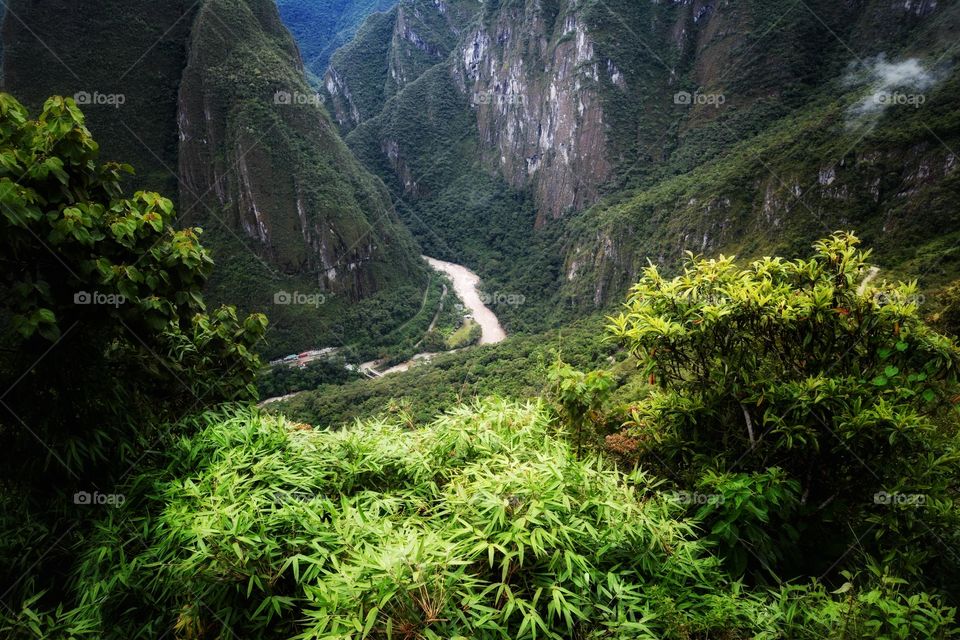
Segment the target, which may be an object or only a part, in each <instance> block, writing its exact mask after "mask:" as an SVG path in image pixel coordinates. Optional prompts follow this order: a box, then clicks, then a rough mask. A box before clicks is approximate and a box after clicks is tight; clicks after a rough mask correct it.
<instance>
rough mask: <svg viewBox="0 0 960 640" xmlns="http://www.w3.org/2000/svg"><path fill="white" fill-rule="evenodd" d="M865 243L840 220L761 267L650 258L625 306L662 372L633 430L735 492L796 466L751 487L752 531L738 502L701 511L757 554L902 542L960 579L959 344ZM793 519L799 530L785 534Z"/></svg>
mask: <svg viewBox="0 0 960 640" xmlns="http://www.w3.org/2000/svg"><path fill="white" fill-rule="evenodd" d="M857 242H858V241H857V239H856V238H855V237H853V236H852V235H849V234H843V233H838V234H835V235H834V236H832V237H831V238H828V239H826V240H823V241H821V242H818V243H817V244H816V253H815V255H814V256H813V257H812V258H811V259H809V260H796V261H786V260H782V259H780V258H765V259H762V260H757V261H755V262H753V263H752V264H750V265H749V266H748V267H746V268H739V267H737V266H736V265H735V264H734V262H733V260H732V259H730V258H725V257H722V256H721V257H720V258H719V259H715V260H705V259H694V258H691V260H690V261H689V262H688V264H687V267H686V269H685V271H684V272H683V274H682V275H680V276H677V277H676V278H674V279H672V280H667V279H664V278H663V277H661V275H660V274H659V273H658V271H657V269H656V268H654V267H650V268H649V269H648V270H647V271H646V272H645V274H644V277H643V279H642V280H641V281H640V283H639V284H637V285H636V286H635V287H634V288H633V290H632V293H631V295H630V299H629V302H628V303H627V306H626V310H625V311H624V313H623V314H621V315H620V316H619V317H617V318H613V319H612V330H613V332H614V333H615V335H617V336H618V337H620V338H622V339H623V340H625V342H626V344H627V345H628V346H629V348H630V350H631V353H632V354H633V355H634V356H635V357H636V358H637V359H638V360H639V362H640V367H641V369H642V372H643V373H644V375H650V376H651V377H652V379H653V380H655V382H656V383H658V386H659V388H658V389H657V390H656V391H654V392H653V393H651V394H650V395H649V396H648V397H647V398H645V399H643V400H641V401H639V402H637V403H635V404H634V405H633V407H632V410H631V416H630V418H629V422H628V426H629V429H628V431H629V433H630V435H631V436H632V437H633V438H635V439H636V440H637V442H639V443H640V446H639V448H638V451H639V455H640V457H641V459H643V460H644V461H645V462H646V463H647V464H650V465H653V466H654V467H656V468H658V469H660V470H662V472H663V473H664V474H665V475H669V477H670V478H671V479H672V480H674V481H675V482H676V483H677V484H678V485H679V486H680V487H681V488H691V489H692V488H694V487H697V486H702V485H703V484H704V483H708V484H710V483H713V484H714V485H715V486H714V488H715V489H716V490H717V491H718V492H719V494H721V496H723V494H725V492H727V491H729V490H730V489H731V487H732V485H731V484H730V482H733V481H734V480H733V479H734V478H741V480H742V481H745V482H747V484H750V483H757V482H761V480H762V478H764V477H765V476H766V477H770V476H771V474H774V473H776V474H777V476H778V477H780V478H782V481H781V482H780V484H779V486H780V489H779V490H777V491H775V492H774V493H773V494H772V495H771V493H770V491H769V490H768V489H762V488H760V487H755V488H754V489H755V490H752V491H750V492H749V494H748V495H749V497H747V498H745V502H744V503H743V504H740V499H738V500H737V507H736V509H737V510H738V511H743V512H744V513H745V514H747V516H748V517H747V523H748V524H747V525H746V526H747V528H748V529H749V534H748V537H749V538H750V539H749V540H742V539H743V538H744V533H745V532H744V530H743V529H742V528H741V529H736V528H733V527H734V526H736V525H735V524H734V522H733V521H731V520H730V517H729V515H725V514H724V511H725V510H726V508H725V507H724V508H720V509H717V510H716V511H715V512H714V513H712V514H703V515H704V517H707V519H708V522H709V523H710V524H711V525H712V526H713V527H715V528H716V527H720V529H719V530H716V529H715V531H716V532H717V533H718V534H719V535H718V537H719V539H720V543H721V545H724V546H727V547H729V543H730V542H731V541H733V542H736V541H737V539H741V542H743V543H744V544H740V545H739V546H740V547H741V550H742V549H743V548H747V549H748V550H750V551H752V554H751V564H752V565H753V567H754V568H760V567H758V566H757V565H758V564H759V565H762V567H763V568H768V565H769V566H772V567H773V568H775V569H776V570H777V571H778V572H784V573H786V574H793V575H796V574H806V575H819V574H820V573H822V572H824V571H828V570H829V569H831V567H834V568H835V563H836V562H837V559H838V558H842V557H845V552H846V551H848V549H849V546H850V545H851V544H852V543H853V542H855V541H856V542H857V543H858V545H859V546H861V548H862V549H863V550H864V551H865V552H867V553H872V554H875V555H878V556H883V555H885V554H887V553H889V552H892V551H896V558H897V563H898V564H899V565H900V566H899V567H898V569H899V570H900V571H903V572H910V573H911V574H913V575H920V574H921V573H923V570H924V567H929V566H932V565H934V564H936V566H938V567H939V569H940V571H938V572H937V576H938V579H946V580H955V579H956V575H957V573H956V571H957V569H958V563H957V561H956V556H955V555H953V554H950V553H947V554H946V555H944V549H950V548H951V545H952V544H954V543H955V541H956V531H957V523H958V512H957V510H956V508H955V507H954V500H955V498H956V496H957V480H958V477H960V474H958V464H957V463H958V459H960V458H958V454H957V451H958V449H957V440H956V417H957V414H956V409H955V407H954V406H953V402H954V400H955V398H956V396H957V393H958V387H957V367H958V364H960V350H958V349H957V347H956V345H955V344H954V343H953V342H952V341H951V340H950V339H948V338H946V337H944V336H941V335H939V334H937V333H936V332H934V331H933V330H931V329H930V328H928V327H927V326H926V325H924V323H923V322H922V321H921V319H920V316H919V313H918V309H917V307H918V304H917V299H918V298H917V296H916V286H915V285H913V284H899V285H891V284H887V283H884V282H882V281H881V280H880V279H878V278H876V275H877V274H876V270H875V269H873V268H872V267H871V266H870V265H869V264H868V262H867V260H868V257H869V252H863V251H861V250H859V249H858V248H857ZM731 474H737V475H731ZM740 474H752V475H753V476H754V479H753V480H749V478H744V476H742V475H740ZM721 478H725V480H723V481H722V482H720V481H719V479H721ZM727 497H729V496H727ZM751 512H752V513H753V515H752V516H751V515H749V514H750V513H751ZM770 516H775V517H772V518H771V517H770ZM736 520H737V523H740V522H742V519H741V517H740V516H738V517H737V518H736ZM724 527H726V529H724ZM764 529H765V530H766V537H767V538H768V539H767V540H766V541H763V540H762V539H761V538H762V536H760V533H761V530H764ZM784 533H787V534H789V536H790V537H794V536H797V537H798V538H799V544H798V545H786V546H783V544H782V542H783V540H782V537H783V535H784ZM729 551H730V550H729V549H728V552H729ZM787 551H789V552H790V554H789V555H790V556H792V560H793V562H792V563H784V562H782V560H784V558H783V557H782V556H783V554H784V553H785V552H787ZM735 555H736V557H734V558H733V560H734V561H735V564H736V565H737V566H741V567H742V566H743V564H744V562H743V560H744V559H743V557H742V554H735Z"/></svg>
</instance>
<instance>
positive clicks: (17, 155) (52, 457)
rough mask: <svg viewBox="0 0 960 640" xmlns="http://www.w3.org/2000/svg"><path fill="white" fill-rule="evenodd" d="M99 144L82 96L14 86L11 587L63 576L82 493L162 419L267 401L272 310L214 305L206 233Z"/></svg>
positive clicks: (1, 248)
mask: <svg viewBox="0 0 960 640" xmlns="http://www.w3.org/2000/svg"><path fill="white" fill-rule="evenodd" d="M98 152H99V147H98V145H97V143H96V142H95V141H94V140H93V138H92V137H91V135H90V132H89V131H88V130H87V128H86V126H85V125H84V116H83V114H82V113H81V112H80V110H79V109H78V108H77V106H76V104H75V102H74V101H73V100H72V99H64V98H59V97H53V98H50V99H49V100H48V101H47V102H46V104H45V105H44V107H43V111H42V112H41V113H40V115H39V117H37V118H36V119H35V120H34V119H31V118H30V117H29V115H28V113H27V111H26V109H25V108H24V107H23V106H22V105H20V104H19V103H18V102H17V101H16V100H15V99H14V98H12V97H11V96H9V95H7V94H0V294H2V295H0V322H2V324H3V326H4V329H5V330H4V331H3V333H2V334H0V387H2V388H3V396H2V405H3V411H2V414H0V502H2V504H3V506H4V508H3V510H2V511H0V539H2V540H3V542H2V546H0V592H2V593H11V591H10V590H11V589H13V588H14V587H25V588H29V582H30V580H29V579H27V580H21V577H26V576H24V573H25V572H26V573H28V574H30V579H33V578H36V577H38V576H42V578H43V579H44V580H47V579H52V580H54V581H55V580H56V578H57V576H59V574H60V572H61V567H62V564H63V558H64V557H65V556H66V555H67V554H68V552H67V551H66V549H65V548H64V547H65V546H66V545H69V544H70V543H71V542H72V538H71V537H69V536H68V534H71V535H78V534H79V533H80V531H81V530H82V528H78V524H80V523H81V522H82V521H83V520H84V514H85V513H89V510H87V511H79V510H78V509H77V506H76V505H75V504H73V503H72V500H71V497H72V495H73V493H74V492H75V491H89V490H93V489H97V488H101V487H106V486H110V484H111V483H112V482H113V481H115V480H116V479H117V478H119V477H125V476H127V475H129V474H130V473H131V472H132V471H133V470H134V468H135V467H136V465H137V464H138V463H140V462H141V461H142V459H143V457H144V456H146V455H149V452H150V450H151V447H152V445H153V444H155V440H156V437H157V434H156V433H155V428H156V426H157V425H158V424H161V423H162V422H163V421H165V420H173V419H177V418H179V417H181V416H182V415H184V414H185V413H187V412H191V411H195V410H198V409H202V408H203V407H207V406H213V405H216V404H219V403H221V402H223V401H226V400H245V399H249V398H252V397H255V389H254V386H253V379H254V376H255V375H256V373H257V371H258V369H259V367H260V361H259V359H258V358H257V355H256V353H255V352H254V346H255V345H256V344H257V343H258V342H259V341H260V340H261V339H262V337H263V335H264V331H265V327H266V318H265V317H264V316H262V315H252V316H249V317H247V318H245V319H243V318H239V317H238V316H237V313H236V311H235V309H234V308H233V307H227V306H224V307H220V308H217V309H214V310H212V311H209V312H208V311H207V309H206V306H205V304H204V300H203V297H202V295H201V292H202V291H203V288H204V284H205V282H206V280H207V277H208V276H209V274H210V270H211V268H212V266H213V262H212V260H211V259H210V257H209V256H208V254H207V252H206V250H205V249H204V247H203V246H201V244H200V241H199V237H198V236H199V230H197V229H193V228H185V229H179V230H175V229H174V228H173V226H172V225H173V223H174V221H175V213H174V209H173V204H172V203H171V201H170V200H168V199H167V198H164V197H162V196H160V195H159V194H156V193H150V192H143V191H141V192H137V193H135V194H134V195H133V196H132V197H124V194H123V193H122V192H121V188H120V180H121V176H122V175H123V174H125V173H129V172H131V171H132V169H131V168H130V167H129V166H126V165H119V164H115V163H109V162H107V163H101V162H100V161H99V159H98ZM41 560H42V561H43V564H39V565H38V564H37V563H40V562H41ZM8 581H9V582H8Z"/></svg>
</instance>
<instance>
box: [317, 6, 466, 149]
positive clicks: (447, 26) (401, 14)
mask: <svg viewBox="0 0 960 640" xmlns="http://www.w3.org/2000/svg"><path fill="white" fill-rule="evenodd" d="M479 6H480V5H479V3H478V2H477V1H476V0H453V1H452V2H450V3H448V2H447V1H446V0H402V1H401V2H400V3H398V4H397V6H396V7H394V8H393V10H391V11H389V12H386V13H383V14H376V15H373V16H371V17H370V18H368V19H367V21H366V22H365V23H364V24H363V26H362V27H361V28H360V30H359V32H358V33H357V37H356V39H355V40H354V41H353V42H351V43H350V44H348V45H346V46H345V47H343V48H342V49H340V50H338V51H337V52H336V53H335V54H334V55H333V57H332V58H331V61H330V68H329V69H327V72H326V74H325V75H324V83H323V84H324V89H325V90H326V92H327V95H328V97H329V98H330V106H331V112H332V113H333V114H334V117H335V119H336V121H337V123H338V124H339V125H340V126H341V128H342V129H343V130H344V131H349V130H351V129H353V128H354V127H356V126H357V125H358V124H360V123H361V122H363V121H365V120H368V119H370V118H373V117H375V116H376V115H377V114H379V113H380V112H381V111H382V110H383V108H384V106H385V104H386V102H387V100H389V99H390V98H392V97H393V96H395V95H396V94H397V93H398V92H400V91H402V90H403V88H404V87H406V86H407V85H408V84H410V83H411V82H413V81H415V80H417V79H418V78H420V77H421V76H422V75H423V74H424V73H425V72H426V71H427V70H428V69H430V68H431V67H433V66H434V65H437V64H439V63H441V62H443V61H444V60H446V59H447V57H448V56H449V55H450V53H451V52H452V51H453V49H454V48H455V47H456V45H457V42H458V39H459V37H460V35H461V33H462V30H463V29H464V28H465V26H466V25H467V24H468V23H469V21H470V20H472V18H473V17H474V15H475V13H476V11H477V9H478V7H479Z"/></svg>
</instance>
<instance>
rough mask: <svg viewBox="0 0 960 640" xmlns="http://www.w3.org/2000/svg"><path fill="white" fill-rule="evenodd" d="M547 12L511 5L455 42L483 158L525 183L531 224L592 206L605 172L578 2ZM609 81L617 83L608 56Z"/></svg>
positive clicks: (594, 75) (588, 42)
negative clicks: (532, 201)
mask: <svg viewBox="0 0 960 640" xmlns="http://www.w3.org/2000/svg"><path fill="white" fill-rule="evenodd" d="M559 12H560V15H561V16H563V18H562V19H556V20H553V19H551V18H556V14H554V15H553V16H551V15H549V14H547V12H546V11H545V10H544V8H543V6H542V5H541V4H540V3H539V2H532V3H526V5H525V6H522V7H515V6H510V7H508V8H505V9H503V10H501V11H499V12H498V13H497V14H496V16H495V18H494V19H493V20H491V21H489V22H484V23H481V24H480V25H479V26H477V27H476V28H475V29H474V30H473V32H472V33H471V34H468V38H467V39H466V41H465V42H464V43H463V44H461V46H460V48H459V52H458V53H459V55H458V56H457V58H456V67H455V74H456V75H455V77H456V81H457V84H458V86H460V88H461V89H462V90H463V91H465V92H466V93H468V95H469V96H470V100H471V104H472V105H473V107H474V108H475V109H476V112H477V126H478V129H479V134H480V141H481V149H482V151H483V154H484V162H485V163H487V164H488V165H489V166H492V167H495V168H496V169H497V170H498V171H500V172H501V173H502V175H503V176H504V178H506V181H507V183H508V184H509V185H510V186H512V187H514V188H516V189H524V188H526V187H528V186H531V187H532V188H533V190H534V193H535V195H536V202H537V204H538V212H539V217H538V223H539V224H543V223H544V222H545V221H546V219H548V218H558V217H560V216H561V215H563V214H564V213H567V212H570V211H576V210H579V209H582V208H583V207H585V206H586V205H589V204H592V203H593V202H594V201H595V200H596V198H597V194H598V191H597V189H598V187H599V185H601V184H602V183H603V182H605V181H606V180H607V178H608V177H609V174H610V163H609V161H608V160H607V150H606V144H605V143H606V130H605V124H604V113H603V104H602V100H601V97H600V94H599V82H600V73H601V62H600V60H599V59H598V57H597V55H596V52H595V51H594V45H593V40H592V37H591V35H590V33H589V31H588V29H587V26H586V23H585V20H584V18H583V17H582V16H581V15H579V13H578V11H577V2H575V1H573V0H570V1H568V2H563V3H561V8H560V10H559ZM603 69H604V71H607V72H608V73H610V80H611V81H612V82H615V83H623V82H624V80H623V77H622V74H619V71H618V70H617V69H616V68H615V67H614V66H613V63H612V62H609V67H607V65H604V67H603Z"/></svg>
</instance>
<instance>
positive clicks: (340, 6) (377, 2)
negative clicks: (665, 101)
mask: <svg viewBox="0 0 960 640" xmlns="http://www.w3.org/2000/svg"><path fill="white" fill-rule="evenodd" d="M395 4H396V0H324V1H319V0H277V7H278V8H279V9H280V17H281V18H283V22H284V24H286V25H287V27H288V28H289V29H290V32H291V33H292V34H293V37H294V38H296V40H297V42H298V43H299V44H300V53H301V55H302V57H303V64H304V67H305V68H306V70H307V78H308V79H309V80H310V82H311V83H312V84H319V83H320V81H321V80H322V79H323V74H324V72H325V71H326V70H327V65H328V64H329V63H330V56H332V55H333V53H334V52H335V51H336V50H337V49H339V48H340V47H342V46H344V45H345V44H347V43H348V42H350V41H351V40H352V39H353V36H354V35H355V34H356V32H357V29H358V28H359V27H360V24H361V23H362V22H363V21H364V19H366V17H367V16H369V15H370V14H371V13H376V12H380V11H388V10H389V9H390V8H391V7H392V6H393V5H395Z"/></svg>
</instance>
